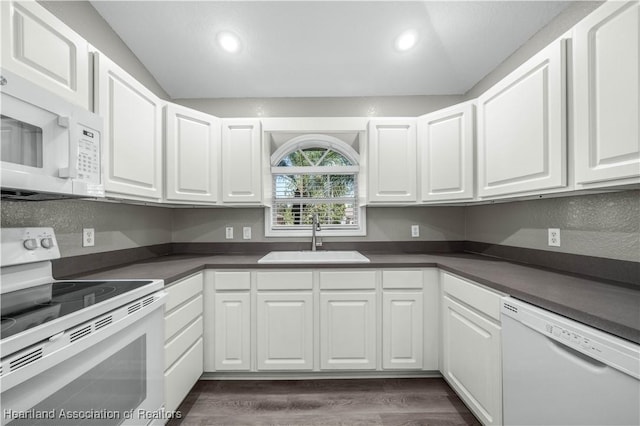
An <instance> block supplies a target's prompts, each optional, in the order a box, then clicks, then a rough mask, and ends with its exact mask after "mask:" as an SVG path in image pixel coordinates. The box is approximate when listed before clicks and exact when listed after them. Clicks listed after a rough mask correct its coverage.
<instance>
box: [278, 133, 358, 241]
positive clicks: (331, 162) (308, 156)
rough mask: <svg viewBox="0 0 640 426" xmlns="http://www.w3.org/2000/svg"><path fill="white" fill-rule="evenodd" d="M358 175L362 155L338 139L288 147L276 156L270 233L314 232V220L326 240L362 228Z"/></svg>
mask: <svg viewBox="0 0 640 426" xmlns="http://www.w3.org/2000/svg"><path fill="white" fill-rule="evenodd" d="M359 171H360V166H359V155H358V153H357V152H356V151H355V150H354V149H353V148H351V146H349V145H348V144H346V143H345V142H343V141H341V140H340V139H337V138H335V137H333V136H328V135H303V136H299V137H296V138H294V139H292V140H290V141H288V142H287V143H285V144H284V145H283V146H281V147H280V148H279V149H278V150H277V151H276V152H275V153H274V154H273V155H272V156H271V176H272V204H271V215H270V216H271V217H270V222H271V226H270V228H271V230H273V231H285V230H302V229H311V223H312V220H313V216H314V215H317V216H318V219H319V223H320V225H321V228H322V230H323V231H325V232H324V234H325V235H328V234H331V232H326V231H332V230H333V231H341V230H342V231H346V230H359V229H361V221H360V216H361V214H360V208H359V205H358V174H359ZM280 234H286V233H280Z"/></svg>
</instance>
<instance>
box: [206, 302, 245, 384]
mask: <svg viewBox="0 0 640 426" xmlns="http://www.w3.org/2000/svg"><path fill="white" fill-rule="evenodd" d="M214 312H215V317H214V327H215V368H216V370H218V371H224V370H231V371H248V370H249V369H250V368H251V358H250V357H251V322H250V320H251V298H250V294H249V292H218V293H216V295H215V307H214Z"/></svg>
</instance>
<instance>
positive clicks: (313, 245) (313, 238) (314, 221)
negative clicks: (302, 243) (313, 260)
mask: <svg viewBox="0 0 640 426" xmlns="http://www.w3.org/2000/svg"><path fill="white" fill-rule="evenodd" d="M320 230H321V228H320V222H319V221H318V213H314V214H313V219H312V223H311V251H316V232H317V231H320Z"/></svg>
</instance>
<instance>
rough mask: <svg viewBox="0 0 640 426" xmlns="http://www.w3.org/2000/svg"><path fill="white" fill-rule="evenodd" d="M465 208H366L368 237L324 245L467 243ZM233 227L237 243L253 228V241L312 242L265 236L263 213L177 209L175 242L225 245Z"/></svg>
mask: <svg viewBox="0 0 640 426" xmlns="http://www.w3.org/2000/svg"><path fill="white" fill-rule="evenodd" d="M464 221H465V215H464V207H404V208H391V207H384V208H383V207H378V208H367V236H366V237H349V238H347V237H326V238H325V239H324V240H325V241H406V240H413V241H461V240H464V235H465V232H464V227H465V223H464ZM411 225H420V237H419V238H411ZM226 226H233V227H234V236H235V240H234V241H235V242H245V241H244V240H242V227H243V226H251V228H252V237H253V238H252V240H251V241H254V242H255V241H258V242H262V241H309V238H308V237H307V238H283V237H270V238H267V237H265V236H264V209H261V208H254V209H244V208H243V209H176V210H174V212H173V226H172V229H173V237H172V239H173V241H174V242H221V241H225V239H224V236H225V227H226Z"/></svg>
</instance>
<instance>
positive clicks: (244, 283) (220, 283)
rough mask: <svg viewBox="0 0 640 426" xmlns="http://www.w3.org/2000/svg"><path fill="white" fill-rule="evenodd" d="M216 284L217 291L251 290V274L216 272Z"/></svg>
mask: <svg viewBox="0 0 640 426" xmlns="http://www.w3.org/2000/svg"><path fill="white" fill-rule="evenodd" d="M214 282H215V286H216V290H250V289H251V272H239V271H229V272H216V273H215V275H214Z"/></svg>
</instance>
